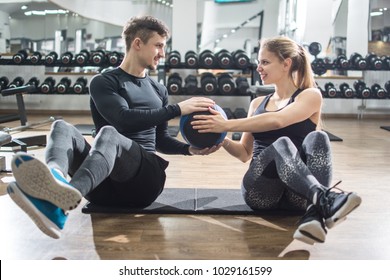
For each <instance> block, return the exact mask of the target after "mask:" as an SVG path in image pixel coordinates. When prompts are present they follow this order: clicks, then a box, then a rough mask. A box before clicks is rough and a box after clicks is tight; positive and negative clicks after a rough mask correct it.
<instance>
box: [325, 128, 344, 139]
mask: <svg viewBox="0 0 390 280" xmlns="http://www.w3.org/2000/svg"><path fill="white" fill-rule="evenodd" d="M324 132H326V134H328V137H329V140H330V141H343V139H341V138H340V137H338V136H336V135H334V134H332V133H330V132H329V131H325V130H324Z"/></svg>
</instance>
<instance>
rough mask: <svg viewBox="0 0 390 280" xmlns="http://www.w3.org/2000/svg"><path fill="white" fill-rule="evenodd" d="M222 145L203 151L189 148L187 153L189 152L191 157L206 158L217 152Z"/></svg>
mask: <svg viewBox="0 0 390 280" xmlns="http://www.w3.org/2000/svg"><path fill="white" fill-rule="evenodd" d="M222 144H223V142H222V143H220V144H218V145H216V146H212V147H210V148H204V149H198V148H195V147H192V146H190V148H189V149H188V151H189V152H190V154H191V155H199V156H207V155H209V154H212V153H214V152H216V151H218V150H219V149H220V148H221V147H222Z"/></svg>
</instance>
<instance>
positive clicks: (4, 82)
mask: <svg viewBox="0 0 390 280" xmlns="http://www.w3.org/2000/svg"><path fill="white" fill-rule="evenodd" d="M8 83H9V79H8V78H7V77H6V76H2V77H1V78H0V91H2V90H3V89H6V88H7V87H8Z"/></svg>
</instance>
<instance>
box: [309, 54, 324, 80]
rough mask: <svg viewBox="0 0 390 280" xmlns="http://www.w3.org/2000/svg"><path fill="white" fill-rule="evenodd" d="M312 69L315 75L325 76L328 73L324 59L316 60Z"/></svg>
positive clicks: (312, 64)
mask: <svg viewBox="0 0 390 280" xmlns="http://www.w3.org/2000/svg"><path fill="white" fill-rule="evenodd" d="M311 68H312V69H313V72H314V74H317V75H319V76H321V75H324V74H325V73H326V71H327V68H326V63H325V61H324V60H323V59H322V58H316V59H314V60H313V61H312V63H311Z"/></svg>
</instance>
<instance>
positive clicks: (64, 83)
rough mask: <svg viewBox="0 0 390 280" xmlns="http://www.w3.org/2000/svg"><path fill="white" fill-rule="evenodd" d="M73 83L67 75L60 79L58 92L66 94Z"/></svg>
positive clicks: (57, 87)
mask: <svg viewBox="0 0 390 280" xmlns="http://www.w3.org/2000/svg"><path fill="white" fill-rule="evenodd" d="M70 84H71V80H70V79H69V78H67V77H64V78H62V79H61V80H60V82H59V83H58V84H57V86H56V92H57V93H60V94H64V93H66V92H67V91H68V89H69V87H70Z"/></svg>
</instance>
